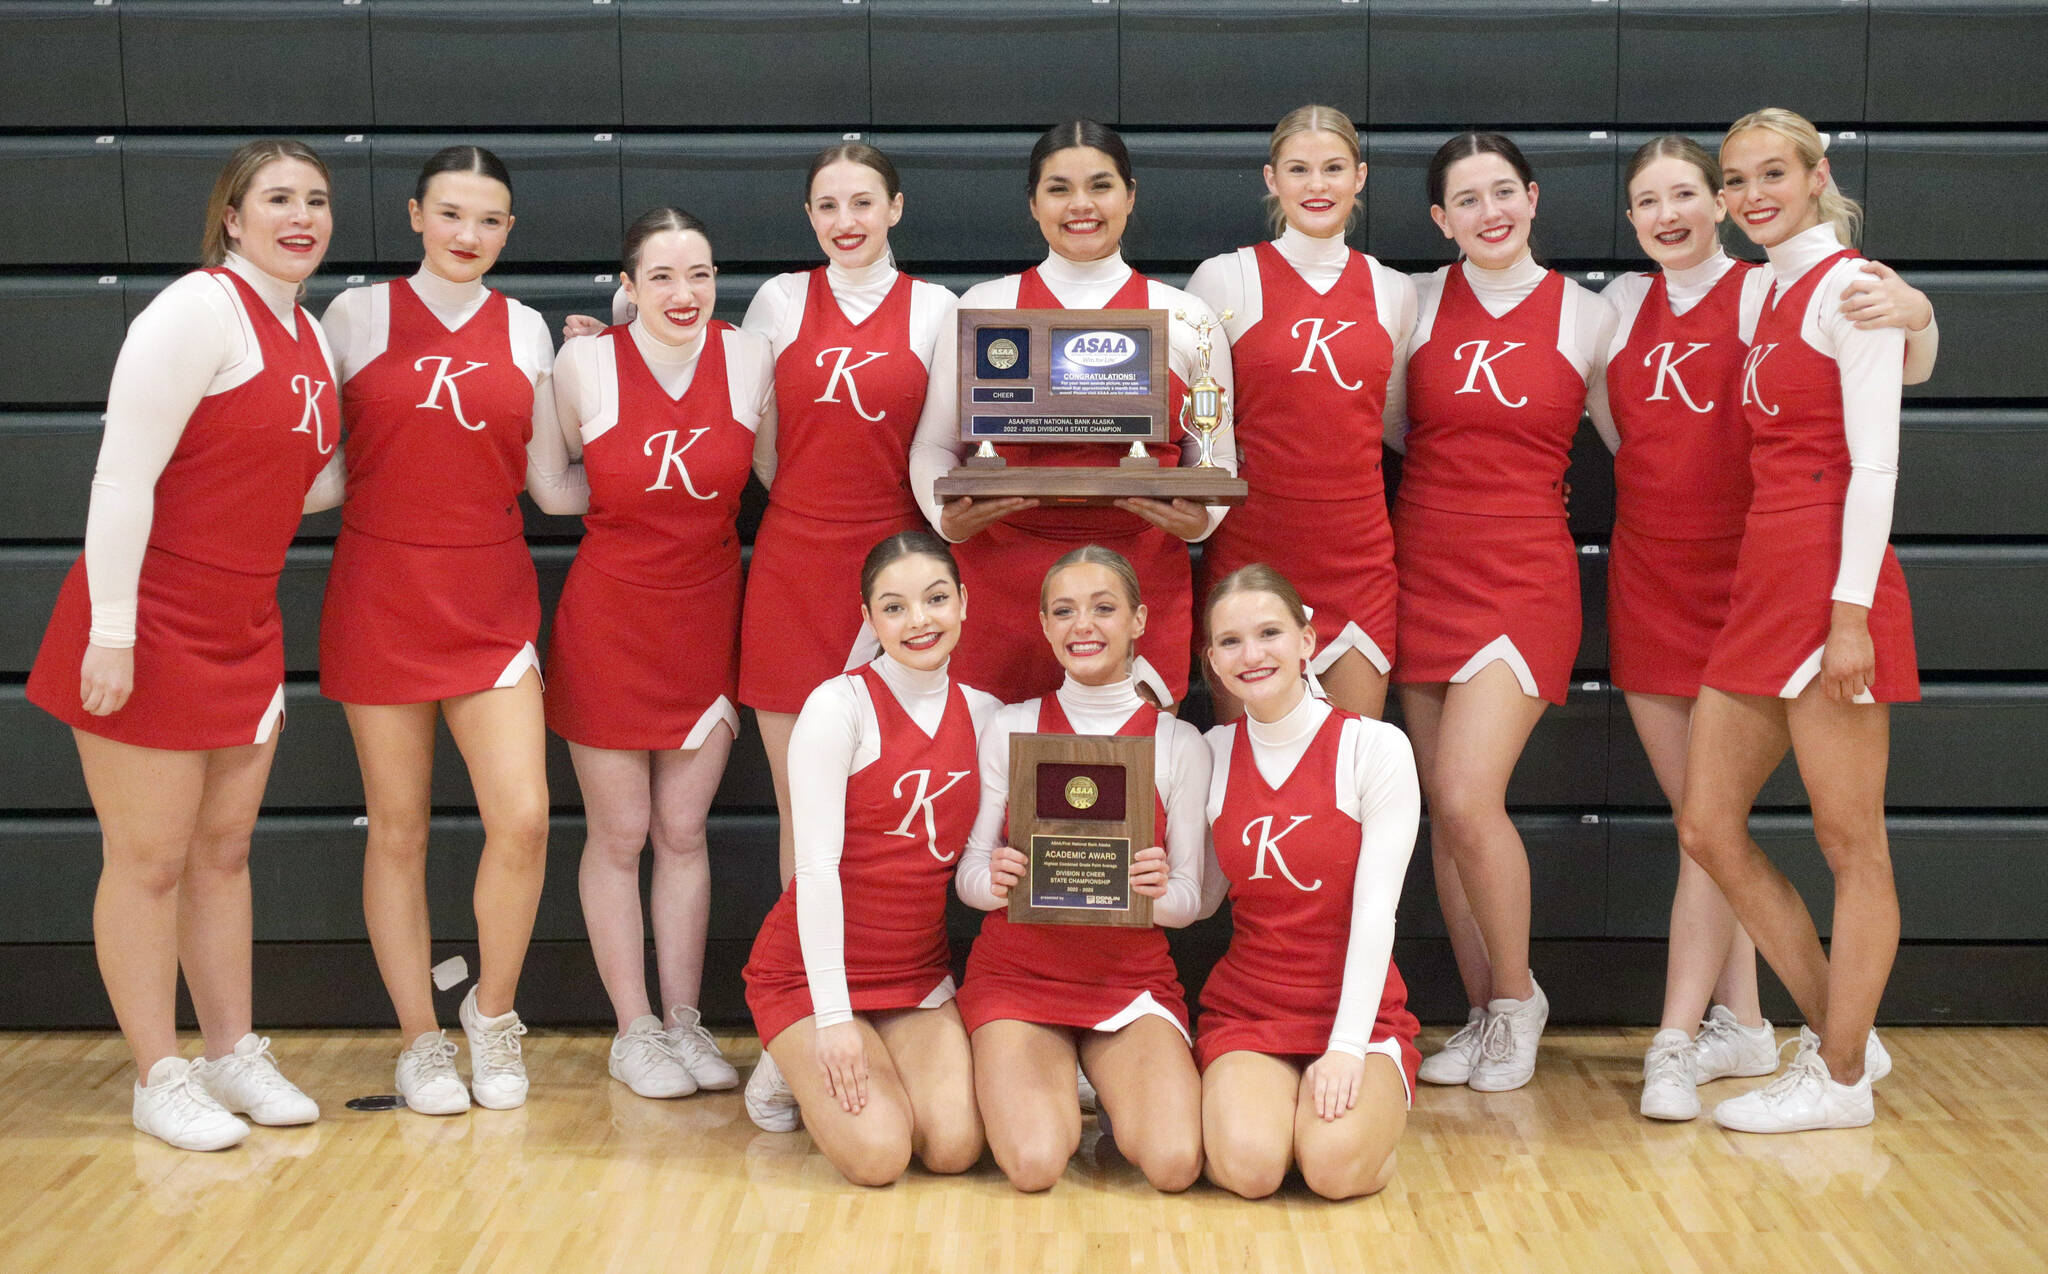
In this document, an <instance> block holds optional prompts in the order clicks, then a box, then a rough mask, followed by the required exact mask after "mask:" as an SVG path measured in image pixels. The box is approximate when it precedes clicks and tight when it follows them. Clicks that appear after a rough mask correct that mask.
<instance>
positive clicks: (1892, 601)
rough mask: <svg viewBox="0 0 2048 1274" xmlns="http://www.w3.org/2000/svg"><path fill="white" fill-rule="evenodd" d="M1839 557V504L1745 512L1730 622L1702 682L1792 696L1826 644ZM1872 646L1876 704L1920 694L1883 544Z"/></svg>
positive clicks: (1893, 566)
mask: <svg viewBox="0 0 2048 1274" xmlns="http://www.w3.org/2000/svg"><path fill="white" fill-rule="evenodd" d="M1841 560H1842V506H1841V505H1839V504H1815V505H1808V506H1806V507H1805V508H1800V509H1788V510H1785V511H1782V512H1778V513H1751V514H1750V515H1749V522H1748V525H1747V528H1746V530H1745V531H1744V533H1743V536H1742V552H1741V556H1740V557H1739V559H1738V560H1737V562H1736V565H1735V585H1734V590H1733V593H1732V595H1731V597H1730V600H1729V607H1728V622H1727V624H1726V625H1724V626H1723V627H1722V629H1721V635H1720V637H1719V638H1718V639H1716V641H1715V642H1714V650H1713V654H1711V655H1710V656H1708V658H1707V666H1706V670H1705V672H1704V673H1703V674H1702V683H1703V684H1705V685H1709V686H1712V687H1714V689H1716V690H1725V691H1727V692H1728V693H1730V694H1745V695H1772V696H1778V697H1784V698H1790V697H1793V696H1796V695H1797V694H1798V693H1799V692H1800V691H1801V690H1803V689H1805V687H1806V683H1807V681H1808V680H1810V678H1809V677H1808V676H1806V675H1804V670H1805V668H1806V666H1807V664H1808V663H1809V661H1811V660H1813V659H1814V657H1815V656H1816V655H1817V654H1818V653H1819V652H1820V651H1821V649H1822V648H1823V647H1825V646H1826V645H1827V640H1828V628H1829V626H1830V624H1831V622H1832V620H1833V612H1834V602H1833V600H1832V597H1831V595H1832V594H1833V592H1834V588H1835V573H1836V571H1837V570H1838V569H1839V568H1840V566H1841ZM1870 640H1871V643H1872V644H1873V645H1874V646H1875V647H1876V648H1877V679H1876V681H1875V682H1873V683H1872V685H1871V687H1870V694H1871V697H1872V698H1873V699H1875V700H1876V701H1877V702H1879V703H1912V702H1916V701H1918V700H1919V698H1920V662H1919V656H1918V654H1917V653H1916V652H1915V650H1914V647H1913V603H1912V599H1911V598H1909V597H1908V596H1907V594H1906V575H1905V572H1904V571H1902V570H1900V569H1899V559H1898V555H1897V554H1895V553H1893V552H1892V550H1891V547H1890V546H1889V545H1887V546H1886V547H1885V551H1884V565H1883V567H1882V568H1881V569H1880V570H1879V572H1878V577H1877V596H1876V598H1875V600H1874V602H1873V604H1872V606H1871V608H1870Z"/></svg>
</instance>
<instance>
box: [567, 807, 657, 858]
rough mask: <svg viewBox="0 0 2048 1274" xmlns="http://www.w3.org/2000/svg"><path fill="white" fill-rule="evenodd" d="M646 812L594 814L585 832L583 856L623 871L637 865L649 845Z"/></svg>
mask: <svg viewBox="0 0 2048 1274" xmlns="http://www.w3.org/2000/svg"><path fill="white" fill-rule="evenodd" d="M647 830H648V823H647V814H646V812H645V811H644V810H643V811H641V813H640V814H639V816H638V817H634V816H631V815H625V816H612V817H605V818H591V819H589V820H588V821H587V823H586V825H585V827H584V833H583V858H584V861H585V862H590V861H593V860H594V861H596V862H598V863H600V864H602V865H604V866H607V867H614V868H618V869H620V870H622V871H624V870H631V869H633V868H635V867H637V866H638V864H639V861H640V851H641V850H642V849H645V848H646V847H647Z"/></svg>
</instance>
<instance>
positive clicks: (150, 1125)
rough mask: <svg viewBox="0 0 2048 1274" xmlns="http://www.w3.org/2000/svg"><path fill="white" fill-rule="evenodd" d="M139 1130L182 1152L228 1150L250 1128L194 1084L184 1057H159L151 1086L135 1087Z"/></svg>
mask: <svg viewBox="0 0 2048 1274" xmlns="http://www.w3.org/2000/svg"><path fill="white" fill-rule="evenodd" d="M133 1117H134V1120H135V1127H136V1128H137V1129H138V1130H139V1131H141V1132H146V1133H148V1134H149V1135H150V1136H152V1137H155V1138H156V1139H157V1140H159V1141H164V1142H168V1143H170V1144H171V1145H173V1146H176V1147H177V1148H178V1149H180V1150H225V1149H227V1148H228V1147H229V1146H232V1145H237V1144H239V1143H240V1142H241V1140H242V1138H244V1137H246V1136H248V1135H249V1125H247V1124H245V1123H243V1122H242V1121H241V1120H239V1119H237V1118H235V1117H234V1116H233V1115H230V1114H229V1113H228V1112H227V1111H226V1110H225V1109H224V1108H223V1107H222V1106H221V1104H220V1103H219V1102H217V1101H215V1100H214V1099H213V1098H212V1096H211V1095H209V1094H208V1093H207V1091H206V1089H204V1088H202V1087H201V1086H200V1085H199V1084H198V1083H196V1082H194V1076H193V1074H192V1066H191V1063H189V1062H187V1061H186V1060H185V1059H184V1058H182V1057H163V1058H158V1059H157V1063H156V1065H154V1066H152V1067H150V1068H149V1078H148V1082H147V1083H142V1084H137V1085H136V1086H135V1107H134V1116H133Z"/></svg>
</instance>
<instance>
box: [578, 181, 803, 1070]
mask: <svg viewBox="0 0 2048 1274" xmlns="http://www.w3.org/2000/svg"><path fill="white" fill-rule="evenodd" d="M620 272H621V276H622V277H623V278H624V279H625V280H626V287H627V289H628V291H629V293H630V295H631V298H632V300H633V301H634V303H635V309H636V310H637V314H638V316H637V317H636V318H635V319H634V320H633V321H632V322H631V323H630V324H624V325H621V326H618V327H613V328H610V329H607V330H606V331H604V332H602V333H600V334H599V335H596V336H586V337H578V338H576V339H574V340H571V341H569V342H568V343H567V344H565V345H564V346H563V347H562V356H561V358H560V359H559V360H558V361H557V368H558V371H557V373H556V380H555V403H556V414H557V417H558V419H559V420H560V422H561V428H562V432H563V436H564V439H565V440H566V441H567V442H568V444H569V449H570V450H571V451H572V452H575V453H578V454H580V455H581V457H582V460H583V467H584V470H585V472H586V473H588V474H589V482H590V512H589V514H588V516H587V517H585V519H584V528H585V529H584V536H583V543H582V546H581V547H580V548H578V550H577V552H576V564H575V565H574V566H573V567H571V568H570V571H569V580H568V583H567V584H566V585H564V586H563V589H562V601H561V604H560V606H559V607H557V608H556V611H555V627H554V636H553V640H552V641H551V643H550V645H549V648H548V682H549V690H548V696H547V717H548V725H549V726H550V727H551V728H552V729H553V730H554V731H555V733H557V734H559V735H561V736H562V737H563V738H564V739H567V740H568V741H569V756H570V759H571V760H572V761H573V762H574V763H575V766H576V782H577V786H578V787H580V788H581V789H582V792H583V809H584V816H585V819H586V820H587V822H588V831H587V834H586V838H585V840H584V843H583V861H582V868H581V870H580V872H579V873H578V883H579V885H580V887H581V890H582V895H583V919H584V927H585V928H586V929H587V930H588V931H589V933H590V947H591V952H592V954H593V955H594V956H595V957H596V960H597V968H598V974H599V976H600V977H601V978H602V979H603V981H604V986H605V992H606V993H607V994H608V995H609V996H610V997H611V1001H612V1008H613V1011H614V1012H615V1013H616V1014H617V1016H618V1027H619V1032H618V1035H617V1037H616V1039H615V1040H614V1041H613V1044H612V1050H611V1060H610V1069H611V1074H612V1078H614V1079H617V1080H619V1081H621V1082H622V1083H624V1084H626V1085H627V1086H628V1087H630V1088H631V1089H632V1090H633V1091H634V1092H636V1093H638V1094H640V1095H641V1096H643V1097H680V1096H685V1095H687V1094H689V1093H692V1092H695V1091H696V1090H698V1089H699V1088H705V1089H723V1088H732V1087H734V1086H736V1085H737V1084H738V1083H739V1073H738V1072H737V1071H735V1070H734V1069H733V1068H732V1065H731V1064H730V1063H729V1062H727V1061H726V1060H725V1058H724V1056H723V1055H722V1054H720V1052H719V1050H718V1045H717V1043H716V1042H715V1041H713V1039H712V1038H711V1033H710V1032H709V1031H707V1030H706V1029H705V1028H704V1025H703V1021H702V1019H701V1016H700V1015H699V1013H698V1010H697V999H698V992H699V989H700V986H701V983H702V981H703V973H704V934H705V928H706V925H707V923H708V921H709V918H710V913H711V874H710V859H709V856H708V854H707V844H706V837H705V818H706V816H707V815H708V814H709V812H710V809H711V801H712V798H713V797H714V796H715V795H716V794H717V791H718V782H719V779H720V777H721V776H722V775H723V774H724V773H725V761H726V756H727V753H728V752H729V751H730V750H731V748H732V742H733V738H734V736H735V735H737V733H738V732H739V713H738V711H737V710H736V709H735V708H734V706H733V699H734V696H735V694H736V693H737V682H738V674H739V649H738V640H739V622H740V544H739V533H738V531H737V529H736V528H735V526H734V522H735V520H736V519H737V517H738V516H739V505H740V492H741V490H742V489H743V488H744V487H745V485H746V481H747V472H748V469H749V468H750V467H751V465H752V463H753V458H754V455H755V448H756V440H757V431H758V429H759V428H760V425H761V422H762V421H763V420H765V419H767V418H768V417H769V415H770V414H771V412H772V411H773V394H774V385H773V383H772V379H773V375H774V366H773V359H772V356H771V355H770V353H769V350H768V342H767V340H766V338H764V337H762V336H759V335H757V334H755V333H752V332H743V331H741V330H739V329H738V328H735V327H733V326H732V325H731V324H729V323H722V322H718V321H717V320H715V319H713V318H712V317H711V312H712V309H713V307H714V306H715V305H716V304H717V300H718V281H717V271H716V269H715V267H714V266H713V265H712V260H711V241H710V239H709V238H708V237H707V235H706V232H705V229H704V224H703V223H702V222H701V221H699V220H697V218H695V217H693V216H691V215H690V214H688V213H686V212H681V211H678V210H676V209H674V208H656V209H654V210H653V211H651V212H648V213H646V214H644V215H642V216H641V217H640V218H639V219H638V220H637V221H635V222H634V223H633V224H632V226H631V227H629V228H628V229H627V231H626V242H625V249H624V260H623V261H622V263H621V265H620ZM650 839H651V840H652V842H653V845H654V878H653V879H654V884H653V897H652V899H651V900H650V905H649V907H648V910H649V911H650V912H651V913H652V915H653V917H654V955H655V965H656V969H657V971H658V973H659V979H660V991H661V997H662V998H661V1004H662V1005H663V1006H664V1007H663V1008H662V1010H661V1012H660V1014H657V1013H656V1012H655V1011H654V1008H653V1006H652V1005H651V1004H650V1002H649V999H648V995H647V975H646V946H645V943H644V941H643V938H642V930H641V899H640V852H641V850H642V848H643V847H644V846H646V845H647V843H648V842H649V841H650Z"/></svg>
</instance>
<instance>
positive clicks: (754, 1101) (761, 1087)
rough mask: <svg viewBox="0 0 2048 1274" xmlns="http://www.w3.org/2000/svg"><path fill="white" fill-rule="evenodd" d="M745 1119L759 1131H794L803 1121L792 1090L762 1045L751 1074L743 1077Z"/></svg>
mask: <svg viewBox="0 0 2048 1274" xmlns="http://www.w3.org/2000/svg"><path fill="white" fill-rule="evenodd" d="M747 1118H749V1119H751V1120H753V1121H754V1127H756V1128H759V1129H760V1130H761V1131H762V1132H795V1131H796V1130H797V1128H798V1127H799V1126H800V1125H801V1124H802V1123H803V1115H802V1114H801V1112H799V1111H798V1110H797V1108H796V1092H795V1091H794V1090H793V1089H791V1088H790V1086H789V1081H788V1080H786V1079H784V1078H783V1077H782V1071H781V1069H780V1068H779V1067H777V1066H776V1065H775V1059H774V1058H773V1057H770V1056H769V1055H768V1050H767V1049H765V1048H764V1049H762V1050H761V1060H760V1061H758V1062H755V1063H754V1073H753V1074H752V1075H749V1076H747Z"/></svg>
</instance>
